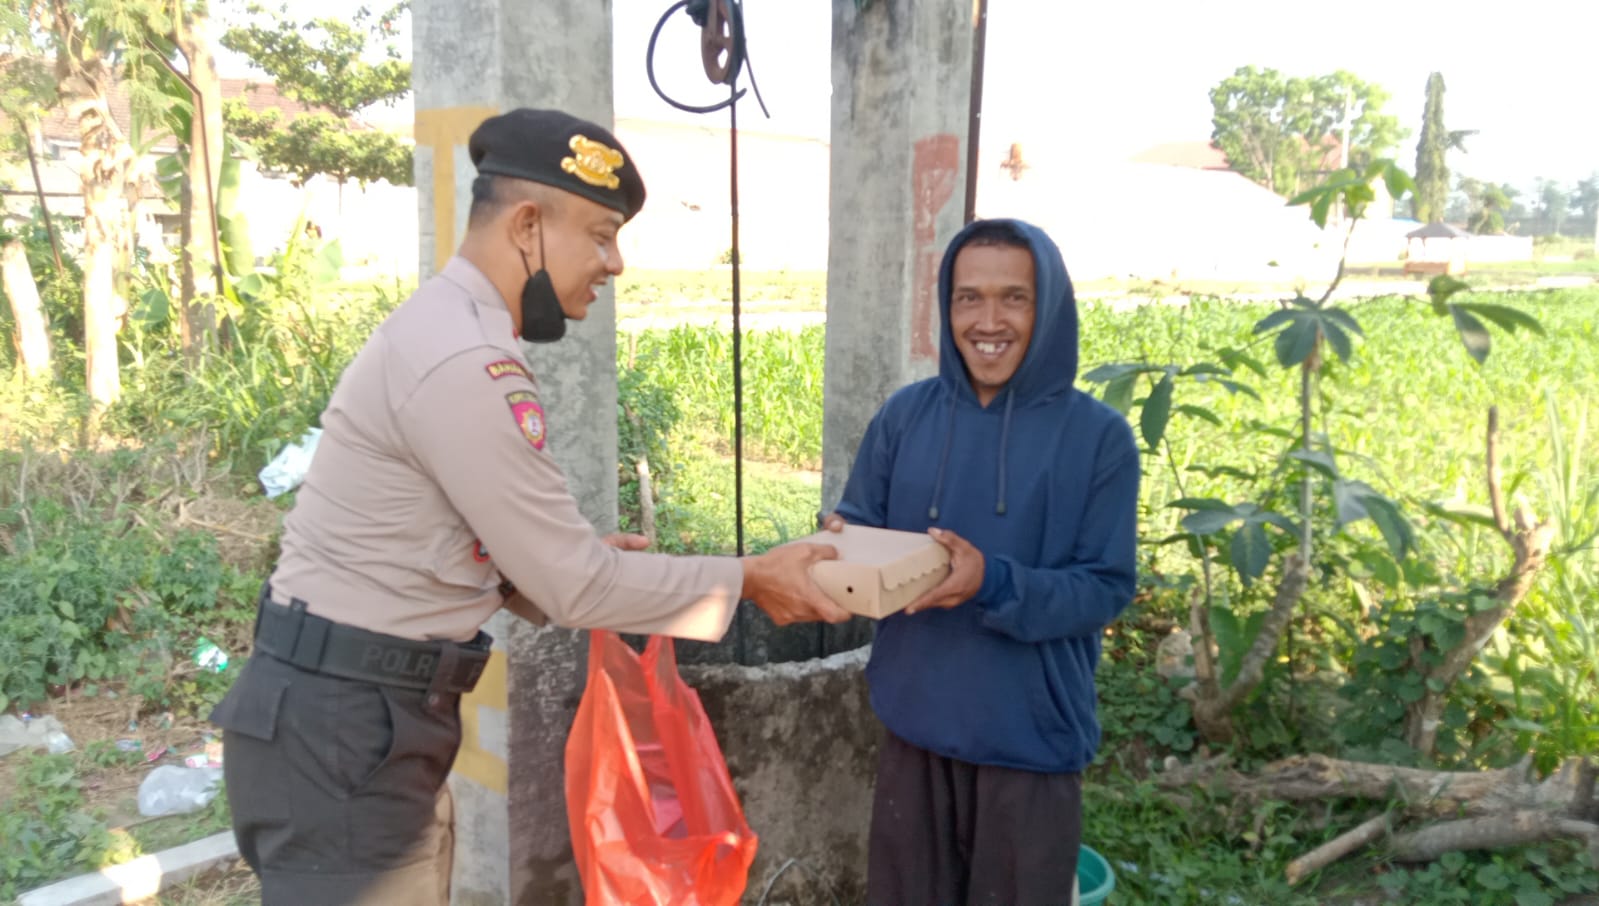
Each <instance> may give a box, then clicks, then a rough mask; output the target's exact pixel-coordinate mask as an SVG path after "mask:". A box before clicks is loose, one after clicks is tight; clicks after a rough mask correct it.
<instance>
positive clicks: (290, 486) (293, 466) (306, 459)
mask: <svg viewBox="0 0 1599 906" xmlns="http://www.w3.org/2000/svg"><path fill="white" fill-rule="evenodd" d="M321 439H322V429H321V428H311V429H309V430H307V431H306V432H305V434H304V435H302V436H301V437H300V440H299V441H298V442H296V443H292V444H289V445H288V446H287V447H284V448H283V451H282V452H281V453H279V454H278V455H277V456H275V457H273V459H272V461H271V462H269V463H267V464H266V468H264V469H262V470H261V473H260V475H259V476H257V477H259V478H260V479H261V487H262V488H264V489H265V490H266V495H267V496H268V497H276V496H278V495H280V494H286V493H288V492H289V491H292V490H294V489H295V488H297V487H299V486H300V482H302V481H304V480H305V473H306V470H308V469H310V468H311V457H312V456H313V455H314V454H315V453H316V445H317V442H318V441H320V440H321Z"/></svg>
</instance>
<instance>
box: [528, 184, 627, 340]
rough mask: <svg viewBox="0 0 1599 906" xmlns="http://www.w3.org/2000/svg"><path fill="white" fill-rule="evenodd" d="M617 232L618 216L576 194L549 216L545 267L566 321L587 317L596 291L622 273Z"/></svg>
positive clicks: (619, 221) (562, 201)
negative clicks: (566, 318) (567, 319)
mask: <svg viewBox="0 0 1599 906" xmlns="http://www.w3.org/2000/svg"><path fill="white" fill-rule="evenodd" d="M621 229H622V215H621V214H619V213H618V212H616V211H614V210H612V209H611V208H608V207H606V206H604V205H601V204H596V203H594V202H592V201H590V200H588V199H587V198H580V197H578V196H576V195H567V196H566V197H564V198H562V199H561V203H560V204H559V206H558V207H557V210H556V211H555V212H553V216H551V217H550V219H549V232H548V233H547V234H546V236H545V245H544V254H545V255H548V256H549V257H548V258H547V259H546V262H547V263H546V267H547V268H548V269H549V272H550V280H551V282H552V283H554V285H555V293H556V295H557V296H558V297H559V298H560V300H561V310H562V311H564V312H565V313H566V316H567V317H568V318H571V319H572V320H574V321H581V320H583V319H584V318H585V317H587V316H588V307H589V305H591V304H592V303H593V302H594V299H595V298H596V294H597V292H598V290H599V288H600V287H602V286H604V285H605V283H606V281H608V280H609V279H610V278H612V277H615V276H617V275H618V274H620V273H622V250H621V249H620V248H618V247H617V244H616V234H617V232H618V231H620V230H621ZM534 260H537V259H536V258H535V259H534Z"/></svg>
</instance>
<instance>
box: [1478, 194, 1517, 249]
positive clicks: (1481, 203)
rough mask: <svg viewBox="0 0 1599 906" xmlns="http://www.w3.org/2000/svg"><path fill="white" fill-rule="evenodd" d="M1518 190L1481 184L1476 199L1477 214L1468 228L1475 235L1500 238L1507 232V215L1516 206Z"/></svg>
mask: <svg viewBox="0 0 1599 906" xmlns="http://www.w3.org/2000/svg"><path fill="white" fill-rule="evenodd" d="M1516 194H1517V193H1516V190H1515V189H1513V188H1511V187H1510V186H1507V185H1496V184H1494V183H1491V182H1489V183H1480V184H1479V188H1478V194H1477V197H1476V199H1475V213H1473V214H1472V215H1471V222H1470V223H1468V224H1467V225H1466V228H1467V229H1469V230H1471V231H1472V232H1473V233H1480V234H1483V235H1487V236H1498V235H1502V234H1503V233H1504V232H1505V215H1506V214H1509V213H1510V211H1511V208H1512V205H1513V204H1514V199H1515V196H1516Z"/></svg>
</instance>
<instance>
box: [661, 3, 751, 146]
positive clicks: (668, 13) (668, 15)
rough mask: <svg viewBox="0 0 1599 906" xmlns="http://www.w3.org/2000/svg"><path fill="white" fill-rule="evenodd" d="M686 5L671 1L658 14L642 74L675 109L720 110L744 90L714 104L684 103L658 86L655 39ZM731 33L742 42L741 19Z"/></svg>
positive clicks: (685, 111) (697, 111) (741, 94)
mask: <svg viewBox="0 0 1599 906" xmlns="http://www.w3.org/2000/svg"><path fill="white" fill-rule="evenodd" d="M688 5H689V0H678V2H676V3H673V5H672V6H668V8H667V11H665V13H662V14H660V19H659V21H657V22H656V30H654V32H649V48H648V50H644V75H646V77H649V86H651V88H654V89H656V94H659V96H660V99H662V101H665V102H667V104H672V105H673V107H676V109H678V110H683V112H684V113H715V112H716V110H721V109H723V107H731V105H732V104H734V102H736V101H737V99H739V97H744V91H737V89H736V91H734V93H732V97H729V99H726V101H718V102H716V104H707V105H696V104H684V102H681V101H678V99H676V97H672V96H670V94H667V93H665V91H664V89H662V88H660V83H659V81H656V42H657V40H660V29H664V27H667V19H670V18H672V14H673V13H676V11H678V10H683V8H686V6H688ZM691 16H692V13H691ZM700 24H702V26H704V22H700ZM732 34H734V43H736V45H742V43H744V22H742V19H740V21H739V26H737V27H734V32H732ZM734 81H737V80H734ZM750 83H752V85H753V83H755V77H753V75H752V77H750ZM755 96H756V97H760V88H756V91H755ZM761 110H763V112H764V110H766V104H764V102H763V104H761ZM769 115H771V113H768V117H769Z"/></svg>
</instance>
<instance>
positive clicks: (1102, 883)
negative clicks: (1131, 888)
mask: <svg viewBox="0 0 1599 906" xmlns="http://www.w3.org/2000/svg"><path fill="white" fill-rule="evenodd" d="M1115 889H1116V873H1115V872H1114V871H1111V869H1110V863H1109V862H1107V861H1105V857H1104V856H1102V855H1100V854H1099V853H1097V852H1095V851H1094V849H1093V848H1092V847H1089V846H1083V847H1080V848H1079V849H1078V850H1077V906H1102V904H1103V903H1104V902H1105V901H1106V900H1107V899H1109V898H1110V895H1111V892H1112V891H1114V890H1115Z"/></svg>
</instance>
